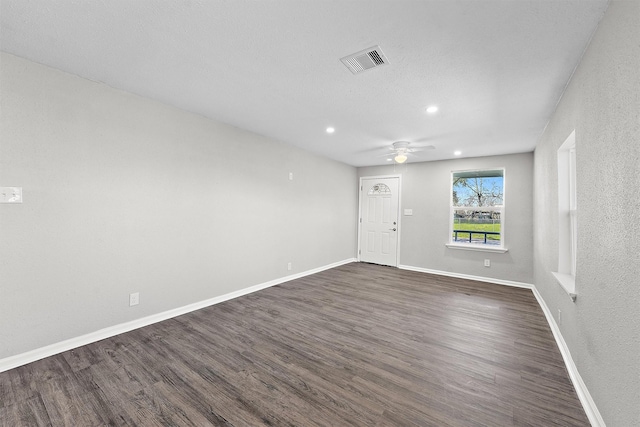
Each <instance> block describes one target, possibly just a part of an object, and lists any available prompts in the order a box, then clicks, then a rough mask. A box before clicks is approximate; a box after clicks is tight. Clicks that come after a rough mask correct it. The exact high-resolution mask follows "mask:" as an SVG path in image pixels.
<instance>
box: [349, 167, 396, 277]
mask: <svg viewBox="0 0 640 427" xmlns="http://www.w3.org/2000/svg"><path fill="white" fill-rule="evenodd" d="M385 178H398V234H397V236H398V237H397V241H396V265H395V266H394V267H396V268H398V266H399V265H400V235H401V234H402V233H401V232H402V220H401V215H400V213H401V212H402V209H401V206H402V175H400V174H394V175H373V176H361V177H360V180H359V182H358V218H357V221H358V257H357V258H358V262H361V259H360V255H361V248H360V243H361V240H360V238H361V231H362V180H363V179H385Z"/></svg>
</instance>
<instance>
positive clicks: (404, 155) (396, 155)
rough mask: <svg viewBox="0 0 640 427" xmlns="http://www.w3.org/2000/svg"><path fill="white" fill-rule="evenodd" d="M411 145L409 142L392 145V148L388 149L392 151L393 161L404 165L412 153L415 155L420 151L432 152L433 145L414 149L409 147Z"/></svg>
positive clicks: (397, 142)
mask: <svg viewBox="0 0 640 427" xmlns="http://www.w3.org/2000/svg"><path fill="white" fill-rule="evenodd" d="M410 144H411V143H410V142H409V141H396V142H394V143H393V144H392V147H389V149H390V150H393V161H394V162H396V163H400V164H402V163H404V162H406V161H407V159H408V158H409V157H408V156H410V155H411V154H412V153H416V152H418V151H422V150H433V149H434V148H436V147H434V146H433V145H423V146H420V147H416V148H411V147H409V145H410Z"/></svg>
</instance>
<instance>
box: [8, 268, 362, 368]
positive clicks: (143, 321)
mask: <svg viewBox="0 0 640 427" xmlns="http://www.w3.org/2000/svg"><path fill="white" fill-rule="evenodd" d="M356 261H357V260H356V259H355V258H350V259H346V260H343V261H338V262H335V263H333V264H329V265H325V266H323V267H318V268H314V269H311V270H307V271H304V272H302V273H296V274H292V275H290V276H285V277H281V278H279V279H274V280H270V281H268V282H264V283H260V284H258V285H254V286H250V287H248V288H244V289H240V290H238V291H234V292H230V293H228V294H224V295H220V296H217V297H214V298H210V299H207V300H204V301H199V302H196V303H193V304H189V305H185V306H183V307H178V308H174V309H172V310H168V311H164V312H162V313H158V314H153V315H151V316H147V317H143V318H140V319H136V320H132V321H130V322H125V323H121V324H119V325H114V326H110V327H108V328H104V329H100V330H98V331H95V332H91V333H89V334H86V335H82V336H79V337H75V338H71V339H68V340H65V341H61V342H58V343H55V344H51V345H47V346H45V347H41V348H37V349H35V350H31V351H27V352H25V353H21V354H17V355H15V356H10V357H6V358H4V359H0V372H4V371H8V370H9V369H13V368H17V367H18V366H22V365H26V364H27V363H31V362H35V361H36V360H40V359H44V358H45V357H49V356H53V355H55V354H59V353H62V352H64V351H67V350H71V349H74V348H77V347H80V346H83V345H87V344H91V343H93V342H96V341H100V340H103V339H105V338H110V337H112V336H115V335H118V334H123V333H125V332H129V331H132V330H134V329H138V328H141V327H143V326H148V325H151V324H154V323H157V322H162V321H163V320H167V319H171V318H173V317H176V316H180V315H183V314H186V313H190V312H192V311H195V310H200V309H201V308H205V307H209V306H211V305H215V304H219V303H221V302H224V301H228V300H230V299H234V298H238V297H241V296H243V295H247V294H250V293H253V292H257V291H259V290H262V289H266V288H269V287H271V286H275V285H279V284H281V283H284V282H288V281H290V280H294V279H299V278H301V277H305V276H309V275H311V274H316V273H319V272H321V271H324V270H329V269H331V268H335V267H339V266H341V265H344V264H349V263H352V262H356Z"/></svg>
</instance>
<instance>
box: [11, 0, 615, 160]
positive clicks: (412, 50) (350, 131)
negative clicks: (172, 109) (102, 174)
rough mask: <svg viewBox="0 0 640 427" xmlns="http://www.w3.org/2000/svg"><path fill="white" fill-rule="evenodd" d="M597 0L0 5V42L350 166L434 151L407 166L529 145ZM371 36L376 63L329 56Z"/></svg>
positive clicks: (112, 0) (601, 2)
mask: <svg viewBox="0 0 640 427" xmlns="http://www.w3.org/2000/svg"><path fill="white" fill-rule="evenodd" d="M607 4H608V0H572V1H565V0H537V1H526V0H497V1H490V0H473V1H457V0H440V1H427V0H423V1H405V0H366V1H365V0H335V1H333V0H316V1H310V0H272V1H255V0H233V1H231V0H208V1H207V0H135V1H134V0H59V1H55V2H54V1H51V0H29V1H26V0H0V24H1V33H0V48H1V49H2V50H3V51H5V52H9V53H12V54H15V55H18V56H21V57H24V58H27V59H30V60H33V61H36V62H39V63H42V64H46V65H49V66H52V67H55V68H58V69H60V70H63V71H67V72H69V73H73V74H76V75H79V76H82V77H85V78H88V79H91V80H95V81H100V82H104V83H106V84H108V85H109V86H112V87H114V88H118V89H122V90H125V91H128V92H132V93H135V94H139V95H142V96H145V97H148V98H153V99H156V100H159V101H162V102H165V103H167V104H171V105H174V106H176V107H179V108H182V109H184V110H188V111H192V112H195V113H198V114H201V115H204V116H207V117H211V118H214V119H217V120H220V121H223V122H226V123H229V124H232V125H234V126H237V127H241V128H244V129H248V130H251V131H253V132H256V133H259V134H262V135H266V136H269V137H272V138H275V139H278V140H281V141H284V142H286V143H289V144H293V145H296V146H299V147H302V148H305V149H308V150H310V151H313V152H316V153H319V154H321V155H324V156H327V157H330V158H333V159H336V160H339V161H342V162H345V163H348V164H351V165H354V166H365V165H374V164H385V163H387V161H386V157H387V156H385V155H384V154H385V153H387V152H388V151H389V150H388V149H387V148H386V147H389V146H390V145H391V143H392V142H393V141H396V140H407V141H411V142H412V143H413V145H420V144H424V145H426V144H430V145H433V146H435V149H433V150H429V151H424V152H421V153H418V155H417V156H416V157H414V158H413V159H411V160H410V161H429V160H439V159H448V158H452V157H454V156H453V151H454V150H461V151H462V153H463V154H462V157H476V156H486V155H494V154H506V153H519V152H528V151H532V150H533V149H534V148H535V144H536V142H537V140H538V138H539V137H540V135H541V133H542V131H543V129H544V127H545V125H546V124H547V122H548V120H549V118H550V116H551V115H552V113H553V110H554V108H555V105H556V104H557V102H558V100H559V99H560V96H561V95H562V91H563V89H564V87H565V85H566V84H567V82H568V80H569V78H570V76H571V73H572V72H573V70H574V68H575V67H576V65H577V64H578V62H579V60H580V57H581V55H582V52H583V51H584V49H585V48H586V46H587V44H588V41H589V38H590V36H591V34H592V33H593V32H594V30H595V28H596V26H597V23H598V22H599V20H600V19H601V17H602V16H603V14H604V12H605V10H606V7H607ZM374 45H379V46H380V47H381V49H382V51H383V52H384V53H385V55H386V56H387V58H388V60H389V65H385V66H382V67H378V68H374V69H372V70H369V71H366V72H364V73H361V74H356V75H353V74H352V73H351V72H350V71H349V70H348V69H347V68H346V67H345V66H344V65H343V64H342V63H341V62H340V58H341V57H343V56H346V55H349V54H351V53H355V52H357V51H360V50H362V49H366V48H369V47H372V46H374ZM432 104H436V105H438V106H439V108H440V111H439V112H438V113H436V114H434V115H428V114H426V113H425V111H424V110H425V108H426V107H427V106H429V105H432ZM328 126H333V127H335V129H336V132H335V133H334V134H332V135H329V134H327V133H326V132H325V128H326V127H328Z"/></svg>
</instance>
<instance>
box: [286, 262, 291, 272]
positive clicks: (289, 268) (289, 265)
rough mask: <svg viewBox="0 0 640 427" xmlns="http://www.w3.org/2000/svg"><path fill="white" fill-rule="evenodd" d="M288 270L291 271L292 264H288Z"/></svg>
mask: <svg viewBox="0 0 640 427" xmlns="http://www.w3.org/2000/svg"><path fill="white" fill-rule="evenodd" d="M287 270H289V271H291V263H288V264H287Z"/></svg>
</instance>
